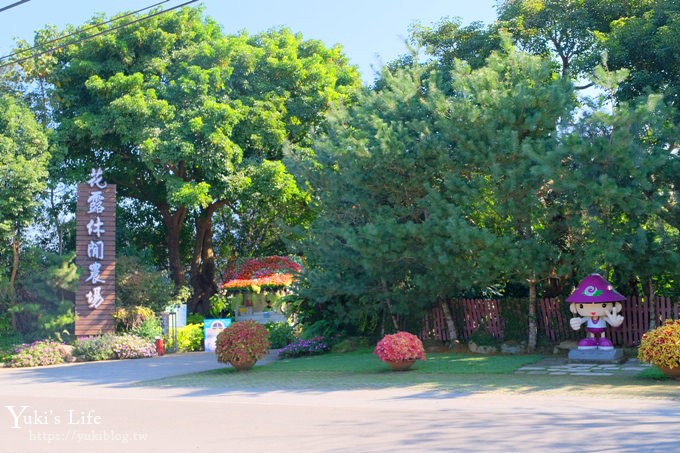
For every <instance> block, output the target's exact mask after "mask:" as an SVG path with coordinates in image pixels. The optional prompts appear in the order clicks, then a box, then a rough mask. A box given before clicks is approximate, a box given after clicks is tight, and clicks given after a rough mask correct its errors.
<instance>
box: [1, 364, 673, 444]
mask: <svg viewBox="0 0 680 453" xmlns="http://www.w3.org/2000/svg"><path fill="white" fill-rule="evenodd" d="M268 360H271V358H270V359H268ZM265 362H266V361H265ZM260 364H262V362H260ZM223 366H224V365H222V364H219V363H217V361H216V360H215V357H214V355H213V354H211V353H192V354H177V355H167V356H165V357H160V358H154V359H141V360H127V361H114V362H97V363H84V364H72V365H64V366H55V367H44V368H32V369H0V403H1V404H0V406H2V407H0V452H121V451H124V452H125V453H132V452H145V453H149V452H155V451H159V452H164V453H166V452H189V451H208V450H219V451H228V452H260V451H262V452H269V451H277V452H289V451H290V452H293V451H295V452H394V451H413V452H423V451H470V452H472V451H474V452H480V451H481V452H486V451H489V452H494V451H510V452H514V451H537V452H543V451H555V452H563V451H564V452H571V451H593V452H596V451H597V452H604V451H607V452H608V451H611V452H622V451H623V452H641V451H643V452H644V451H663V452H668V451H677V450H680V430H678V429H677V426H678V423H680V407H679V406H680V405H678V404H677V403H676V402H674V401H667V400H654V399H619V398H615V397H614V396H615V392H616V389H615V388H613V387H612V388H609V389H608V390H606V391H603V393H602V395H600V396H597V397H592V396H591V397H574V396H565V395H551V396H545V395H540V394H525V395H518V394H506V393H502V392H496V393H465V392H441V391H434V390H432V391H430V390H427V389H426V388H423V387H418V388H383V389H359V390H350V391H346V390H343V391H329V392H319V391H305V390H300V391H294V390H293V391H291V390H286V391H263V392H258V391H252V390H250V391H241V390H238V389H227V388H223V389H197V388H150V387H139V386H136V385H135V384H136V383H138V382H141V381H146V380H151V379H159V378H162V377H166V376H171V375H176V374H184V373H189V372H191V373H193V372H196V371H201V370H208V369H213V368H219V367H223ZM527 379H531V377H530V376H527ZM575 385H577V381H575ZM603 388H607V387H606V386H603Z"/></svg>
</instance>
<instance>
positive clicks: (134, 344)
mask: <svg viewBox="0 0 680 453" xmlns="http://www.w3.org/2000/svg"><path fill="white" fill-rule="evenodd" d="M112 349H113V352H114V353H115V354H116V357H118V358H119V359H141V358H144V357H153V356H154V355H155V354H156V346H155V345H154V344H153V343H152V342H151V341H149V340H146V339H144V338H140V337H137V336H135V335H129V334H126V335H118V336H116V337H115V338H114V340H113V345H112Z"/></svg>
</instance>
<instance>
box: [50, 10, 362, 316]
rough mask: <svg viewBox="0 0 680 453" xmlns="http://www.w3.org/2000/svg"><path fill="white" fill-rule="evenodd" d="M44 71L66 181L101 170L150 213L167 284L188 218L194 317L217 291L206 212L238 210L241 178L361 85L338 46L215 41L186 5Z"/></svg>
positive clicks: (66, 53) (179, 278) (211, 25)
mask: <svg viewBox="0 0 680 453" xmlns="http://www.w3.org/2000/svg"><path fill="white" fill-rule="evenodd" d="M96 22H97V19H93V21H92V23H96ZM100 28H101V31H105V30H106V26H103V25H102V26H100ZM46 71H47V73H48V76H47V80H48V81H49V82H50V84H51V98H50V99H51V102H52V108H53V113H54V118H53V119H54V121H55V123H56V124H57V125H58V126H57V134H56V139H57V142H58V144H59V145H60V147H61V150H62V155H61V156H62V157H63V159H64V160H65V162H66V164H67V166H68V167H70V168H73V169H74V170H77V171H78V172H79V176H75V177H74V178H73V179H75V180H77V179H79V178H80V179H82V178H83V177H84V176H83V175H84V174H85V171H86V169H87V167H88V166H93V165H94V166H101V167H103V168H105V169H106V171H107V179H108V181H109V182H111V183H116V184H118V188H119V192H120V193H121V195H122V196H124V197H131V198H135V199H138V200H140V201H143V202H145V203H147V204H149V205H152V206H154V207H155V208H156V209H157V210H158V212H159V213H160V217H161V219H162V222H163V225H164V227H165V231H166V237H165V240H166V243H167V247H168V260H169V267H170V270H171V274H172V277H173V280H174V282H175V284H176V285H177V286H179V285H182V284H183V279H184V273H185V269H186V266H185V263H183V262H182V259H181V254H180V250H181V238H182V236H181V234H182V228H183V226H184V224H185V222H186V221H187V220H189V219H190V220H191V221H192V222H193V230H194V240H193V251H192V254H191V255H192V256H191V262H190V265H189V275H190V279H191V285H192V286H193V289H194V295H193V300H192V303H191V304H190V305H191V306H190V308H191V309H192V310H198V311H206V310H207V308H208V299H209V298H210V296H211V295H212V294H213V293H214V292H215V291H216V269H215V254H214V248H213V231H212V230H213V226H212V222H213V217H214V215H215V213H216V212H218V211H219V210H221V209H225V208H229V207H230V206H237V205H238V201H239V197H240V196H241V195H242V194H243V193H247V189H248V184H249V181H250V180H249V178H248V175H249V174H250V173H252V172H255V173H257V172H258V168H259V167H260V166H262V165H266V164H265V162H266V161H268V160H279V159H280V158H281V156H282V149H283V146H284V144H286V143H292V144H293V145H294V146H298V147H306V146H308V144H309V140H308V138H307V137H308V133H309V131H310V130H314V129H317V128H319V127H322V125H323V121H324V115H323V113H324V111H325V110H326V109H328V108H329V107H330V106H331V105H332V104H334V103H336V102H340V101H342V100H349V99H351V97H352V95H353V92H354V91H355V89H357V88H358V87H359V86H360V79H359V76H358V71H357V70H356V69H355V68H354V67H351V66H349V65H348V62H347V59H346V58H345V57H344V56H343V54H342V50H341V48H340V47H333V48H327V47H325V46H324V45H323V44H322V43H321V42H318V41H311V40H310V41H305V40H303V39H302V36H300V35H296V34H293V33H291V32H290V31H289V30H287V29H280V30H272V31H268V32H265V33H262V34H260V35H256V36H249V35H248V34H247V33H245V32H243V33H240V34H238V35H233V36H225V35H224V34H223V33H222V32H221V30H220V27H219V26H218V25H217V24H216V23H215V22H214V21H213V20H211V19H209V18H205V17H203V15H202V13H201V10H200V9H192V8H184V9H182V10H180V11H176V12H172V13H167V14H163V15H159V16H156V17H154V18H151V19H147V20H144V21H142V22H139V23H136V24H134V25H132V26H129V27H127V28H123V29H120V30H116V31H112V32H110V33H107V34H103V35H101V36H99V37H96V38H93V39H89V40H86V41H83V42H81V43H79V44H77V45H73V46H68V47H67V48H65V49H64V50H63V51H62V52H60V53H58V54H57V55H56V61H55V62H54V64H53V65H52V66H50V67H48V68H46Z"/></svg>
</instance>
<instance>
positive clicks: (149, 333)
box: [130, 317, 163, 341]
mask: <svg viewBox="0 0 680 453" xmlns="http://www.w3.org/2000/svg"><path fill="white" fill-rule="evenodd" d="M130 333H131V334H132V335H135V336H138V337H140V338H144V339H145V340H151V341H153V340H154V339H156V338H158V337H162V336H163V329H162V328H161V321H160V320H159V319H158V318H156V317H153V318H147V319H145V320H144V321H142V323H141V324H140V325H138V326H136V327H134V328H133V329H132V330H131V331H130Z"/></svg>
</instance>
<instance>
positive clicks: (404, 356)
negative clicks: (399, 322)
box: [374, 332, 425, 362]
mask: <svg viewBox="0 0 680 453" xmlns="http://www.w3.org/2000/svg"><path fill="white" fill-rule="evenodd" d="M374 352H375V354H376V355H377V356H378V357H379V358H380V360H383V361H386V362H400V361H402V360H415V359H420V360H425V348H424V347H423V342H422V341H420V338H418V337H416V336H415V335H413V334H412V333H408V332H397V333H395V334H392V335H385V336H384V337H383V339H382V340H380V341H379V342H378V344H377V345H376V346H375V351H374Z"/></svg>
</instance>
